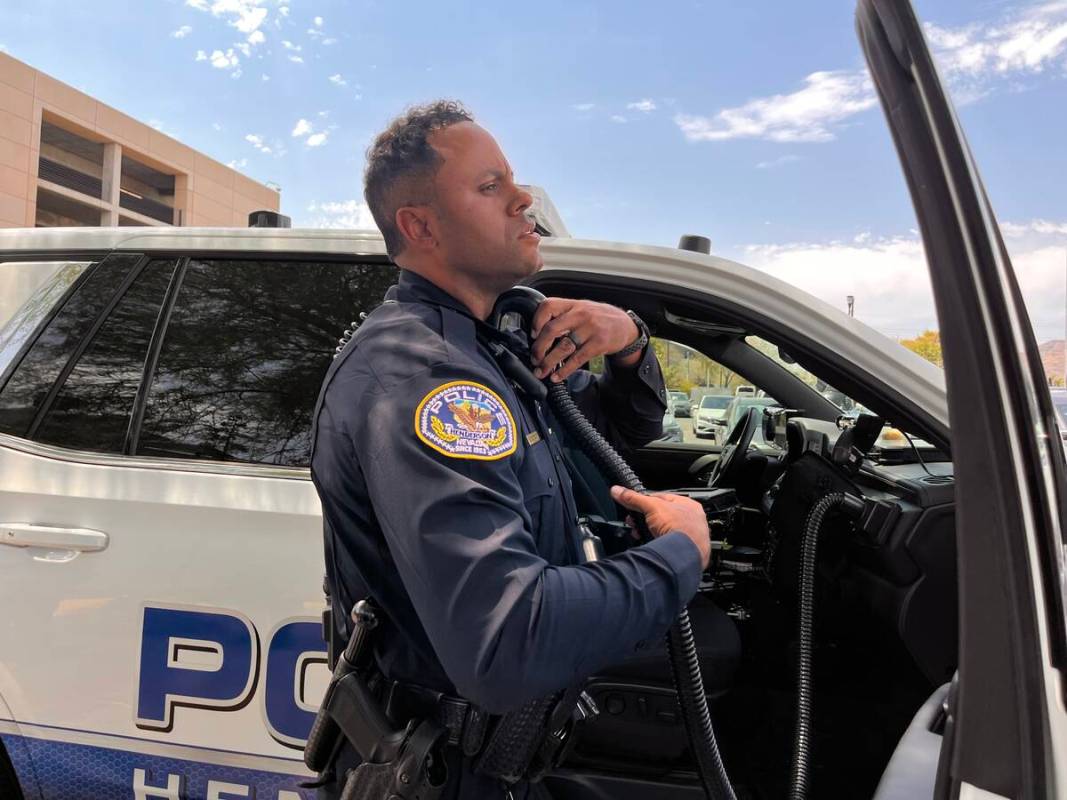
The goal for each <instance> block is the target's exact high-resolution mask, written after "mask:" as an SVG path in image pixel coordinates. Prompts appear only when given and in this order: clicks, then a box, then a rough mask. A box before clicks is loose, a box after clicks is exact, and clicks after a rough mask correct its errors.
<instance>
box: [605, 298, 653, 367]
mask: <svg viewBox="0 0 1067 800" xmlns="http://www.w3.org/2000/svg"><path fill="white" fill-rule="evenodd" d="M626 315H627V316H628V317H629V318H630V319H632V320H633V321H634V324H635V325H636V326H637V338H636V339H634V340H633V342H631V343H630V344H628V345H626V347H624V348H622V350H619V351H617V352H615V353H609V354H608V355H609V356H610V357H611V358H626V356H632V355H633V354H634V353H639V352H641V351H642V350H644V349H645V347H646V345H648V337H649V334H648V326H647V325H646V324H645V321H644V320H643V319H641V318H640V317H639V316H637V314H635V313H634V312H633V311H630V310H629V309H627V310H626Z"/></svg>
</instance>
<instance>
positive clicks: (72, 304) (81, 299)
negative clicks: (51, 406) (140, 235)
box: [0, 254, 141, 436]
mask: <svg viewBox="0 0 1067 800" xmlns="http://www.w3.org/2000/svg"><path fill="white" fill-rule="evenodd" d="M140 258H141V256H139V255H136V254H120V255H113V256H109V257H108V258H106V259H104V260H103V261H101V262H100V263H99V264H97V265H96V266H94V267H93V268H92V271H91V272H89V273H88V274H87V275H86V278H85V280H84V281H83V282H82V283H81V285H80V286H79V287H78V288H77V291H75V292H74V294H72V295H71V296H70V297H69V298H68V299H67V300H66V302H65V303H64V305H63V307H62V308H61V309H60V310H59V311H58V313H56V315H55V316H54V317H53V318H52V320H51V321H50V322H49V323H48V325H47V327H46V328H45V329H44V331H43V332H42V333H41V334H40V336H38V337H37V339H36V341H34V343H33V345H32V346H31V347H30V349H29V350H28V351H27V352H26V353H25V355H23V356H22V359H21V361H19V362H18V364H17V365H16V364H15V361H14V360H15V359H16V358H17V355H16V353H17V352H18V351H19V350H20V349H21V346H22V345H21V344H20V340H21V342H23V343H24V342H25V340H26V337H28V336H30V335H31V331H32V330H35V329H36V327H37V326H38V324H39V323H40V321H42V320H44V319H45V318H47V316H48V314H49V313H50V312H51V310H52V304H54V303H55V302H56V301H58V299H59V297H61V296H62V294H63V292H64V291H65V288H64V286H69V285H70V283H71V282H73V280H74V278H75V277H76V275H74V273H75V272H76V271H79V266H78V265H75V266H72V267H71V269H70V270H67V271H61V272H60V273H59V276H60V280H58V281H57V282H55V283H53V284H49V285H46V286H45V287H44V290H43V291H41V292H39V293H38V294H36V295H35V296H34V297H33V298H32V300H31V301H30V302H28V303H27V304H26V305H24V306H23V307H22V308H21V309H20V310H19V311H18V312H16V314H15V316H14V317H13V318H12V319H11V321H10V322H9V325H8V326H7V327H6V328H5V337H4V338H2V339H0V344H2V349H0V352H2V353H3V355H4V357H5V358H7V357H10V358H12V362H11V364H10V365H9V366H8V369H9V370H11V369H12V367H13V372H11V373H10V377H8V378H7V380H6V382H5V383H4V385H3V388H2V389H0V431H3V432H4V433H11V434H15V435H16V436H25V435H26V434H27V432H28V431H29V428H30V426H31V424H32V423H33V421H34V419H35V418H36V416H37V413H38V411H39V410H40V409H41V406H42V404H43V403H44V401H45V399H46V398H47V396H48V394H49V392H50V390H51V389H52V386H53V384H54V383H55V381H56V379H57V378H59V376H60V374H61V372H62V371H63V369H64V367H65V366H66V364H67V362H68V361H69V360H70V357H71V356H72V355H73V354H74V352H75V351H76V349H77V348H78V345H79V344H80V343H81V341H82V340H83V338H84V337H85V336H86V335H87V334H88V333H89V332H90V331H91V330H92V328H93V326H94V324H95V323H96V321H97V319H98V318H99V316H100V315H101V314H102V313H104V311H105V310H106V309H107V306H108V304H109V303H110V301H111V299H112V298H113V297H114V295H115V292H116V291H117V290H118V289H119V288H120V286H121V285H122V283H123V281H124V280H125V279H126V277H127V276H128V274H129V272H130V269H131V268H132V267H133V266H134V265H135V264H136V263H137V262H138V261H139V260H140Z"/></svg>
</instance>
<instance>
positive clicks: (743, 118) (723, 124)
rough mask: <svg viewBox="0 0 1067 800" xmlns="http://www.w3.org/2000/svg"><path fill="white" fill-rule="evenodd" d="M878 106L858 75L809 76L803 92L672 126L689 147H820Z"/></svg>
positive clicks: (685, 118)
mask: <svg viewBox="0 0 1067 800" xmlns="http://www.w3.org/2000/svg"><path fill="white" fill-rule="evenodd" d="M876 102H877V100H876V99H875V95H874V89H873V87H872V85H871V82H870V80H869V79H868V78H867V76H866V74H865V73H862V72H843V71H838V72H813V73H812V74H811V75H809V76H808V77H806V78H805V79H804V88H802V89H798V90H797V91H795V92H793V93H792V94H777V95H773V96H771V97H761V98H756V99H753V100H749V101H748V102H747V103H745V104H744V105H741V106H736V107H734V108H724V109H723V110H721V111H719V112H718V113H716V114H715V115H714V116H713V117H702V116H694V115H690V114H677V115H675V117H674V121H675V123H676V124H677V125H678V127H679V128H680V129H681V130H682V133H683V134H685V138H686V139H688V140H689V141H691V142H701V141H703V142H714V141H723V140H726V139H770V140H771V141H775V142H825V141H829V140H831V139H833V138H834V134H833V131H832V130H831V128H832V127H833V126H835V124H837V123H840V122H842V121H843V120H845V119H846V118H848V117H851V116H852V115H854V114H858V113H859V112H861V111H865V110H866V109H868V108H871V107H872V106H873V105H874V104H875V103H876Z"/></svg>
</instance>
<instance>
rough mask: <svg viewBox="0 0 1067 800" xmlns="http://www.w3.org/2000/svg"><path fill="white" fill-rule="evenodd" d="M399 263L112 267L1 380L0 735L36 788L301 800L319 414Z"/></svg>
mask: <svg viewBox="0 0 1067 800" xmlns="http://www.w3.org/2000/svg"><path fill="white" fill-rule="evenodd" d="M394 276H395V270H394V269H392V268H390V267H388V265H386V264H384V263H373V264H368V263H357V262H353V261H351V260H346V261H324V260H316V259H314V258H306V257H305V258H289V259H279V258H277V257H275V258H273V259H269V258H263V259H258V258H250V259H249V258H246V259H240V260H238V259H232V258H231V259H220V258H214V257H212V256H211V255H210V254H205V255H202V256H199V257H185V256H169V257H168V256H149V255H142V254H114V255H111V256H109V257H108V258H105V259H103V261H101V262H100V263H99V264H96V265H95V266H94V267H93V268H92V270H91V271H90V273H89V274H88V275H87V276H86V278H85V279H84V280H82V281H81V282H80V283H79V284H78V286H76V287H75V291H74V293H73V295H72V296H71V297H69V298H68V299H67V300H66V301H65V303H64V304H63V306H62V308H60V309H59V311H58V313H57V314H56V315H55V316H54V317H53V318H52V319H51V320H50V321H49V322H48V323H47V324H46V325H45V326H44V327H43V330H42V331H41V332H40V333H39V335H38V336H37V337H36V339H35V340H34V341H33V342H32V343H31V345H30V346H29V347H28V349H27V350H26V352H25V353H23V354H22V355H21V356H20V359H19V363H18V365H17V366H15V368H14V369H13V370H11V371H10V376H9V377H8V379H7V381H6V383H5V385H4V386H3V389H2V391H0V424H2V425H3V429H4V431H6V434H5V435H4V436H3V437H2V441H0V523H2V525H0V527H2V529H3V531H4V539H3V543H4V544H6V545H8V546H3V547H0V572H2V574H3V575H4V580H3V581H2V582H0V604H2V605H3V607H4V608H6V609H9V610H11V613H9V614H8V615H7V618H6V620H5V623H6V628H5V632H4V636H3V637H2V639H0V664H2V668H0V697H3V698H4V700H5V701H6V704H7V705H8V706H9V714H8V715H6V716H8V719H6V720H4V721H3V722H0V725H2V726H3V727H0V736H3V741H4V744H5V747H6V748H7V751H8V753H9V754H12V753H16V754H17V753H21V754H23V755H22V757H21V759H20V758H16V757H15V756H13V757H12V758H13V760H15V762H16V763H15V766H16V769H17V771H18V774H19V778H20V780H21V781H22V783H23V788H24V790H25V794H26V796H27V797H29V796H36V794H35V793H34V792H31V791H30V786H31V785H32V781H33V778H32V776H36V783H37V785H38V787H39V789H40V792H41V795H42V796H43V797H45V798H51V797H57V798H58V797H63V798H96V797H115V796H130V795H131V793H132V795H133V796H136V797H178V796H181V797H183V798H201V797H218V796H227V797H229V796H256V797H270V798H275V797H277V798H285V800H295V799H296V798H298V797H301V796H307V795H308V794H309V793H307V792H304V793H303V794H301V790H300V789H299V787H298V785H297V784H298V782H299V781H300V780H301V779H302V778H303V777H306V775H307V772H306V770H305V769H304V767H303V763H302V759H301V753H300V749H301V748H302V745H303V741H304V739H305V738H306V735H307V732H308V730H309V729H310V725H311V721H312V719H313V714H314V710H315V708H316V706H317V704H318V701H319V699H320V697H321V692H322V689H323V688H324V685H325V680H326V677H327V676H326V670H325V668H324V661H325V654H324V650H325V645H324V643H323V642H322V637H321V626H320V621H319V614H320V612H321V610H322V607H323V600H322V594H321V588H320V587H321V585H322V572H323V564H322V544H321V541H322V540H321V536H322V533H321V518H320V509H319V504H318V498H317V496H316V493H315V490H314V487H313V486H312V484H311V481H310V476H309V472H308V470H307V461H308V449H309V445H310V442H309V436H310V417H311V412H312V409H313V405H314V401H315V398H316V396H317V393H318V387H319V384H320V383H321V379H322V375H323V374H324V372H325V370H326V368H327V366H328V365H329V362H330V359H331V357H332V355H333V351H334V347H335V346H336V344H337V338H338V337H339V336H340V334H341V333H342V331H343V330H344V327H345V326H347V325H348V324H349V322H350V321H351V319H352V318H353V317H354V316H355V315H356V314H358V313H359V311H360V310H366V309H369V308H370V307H371V306H373V305H374V304H376V303H377V302H378V301H379V300H380V298H381V296H382V294H383V293H384V289H385V287H386V286H388V284H389V283H391V282H392V280H393V278H394Z"/></svg>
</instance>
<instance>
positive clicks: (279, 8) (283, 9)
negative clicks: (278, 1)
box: [278, 6, 289, 17]
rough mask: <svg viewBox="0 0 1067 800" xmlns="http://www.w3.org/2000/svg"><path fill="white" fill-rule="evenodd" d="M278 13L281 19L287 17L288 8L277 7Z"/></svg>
mask: <svg viewBox="0 0 1067 800" xmlns="http://www.w3.org/2000/svg"><path fill="white" fill-rule="evenodd" d="M278 13H279V14H281V15H282V16H283V17H288V16H289V6H279V7H278Z"/></svg>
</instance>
